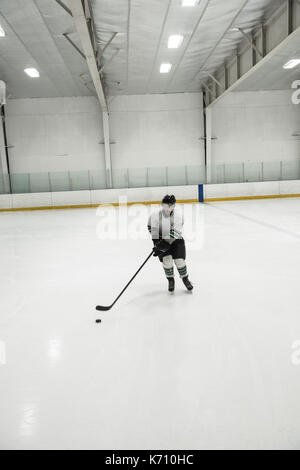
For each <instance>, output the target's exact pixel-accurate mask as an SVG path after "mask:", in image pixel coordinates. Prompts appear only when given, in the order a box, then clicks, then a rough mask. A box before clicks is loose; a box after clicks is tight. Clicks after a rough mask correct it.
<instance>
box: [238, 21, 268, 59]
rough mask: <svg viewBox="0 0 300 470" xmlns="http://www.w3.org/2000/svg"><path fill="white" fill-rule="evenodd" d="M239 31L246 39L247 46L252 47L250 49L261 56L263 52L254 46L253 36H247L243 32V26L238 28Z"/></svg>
mask: <svg viewBox="0 0 300 470" xmlns="http://www.w3.org/2000/svg"><path fill="white" fill-rule="evenodd" d="M238 30H239V32H240V33H241V34H242V35H243V36H244V38H245V39H246V41H247V42H248V44H249V46H251V47H252V49H253V50H254V51H255V52H256V53H257V54H258V55H259V56H260V57H261V58H263V54H262V53H261V52H260V50H259V49H258V47H257V46H256V44H255V42H254V40H253V38H251V39H250V38H249V36H248V34H247V33H245V31H244V30H243V28H238Z"/></svg>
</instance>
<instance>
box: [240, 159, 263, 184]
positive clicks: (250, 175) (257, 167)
mask: <svg viewBox="0 0 300 470" xmlns="http://www.w3.org/2000/svg"><path fill="white" fill-rule="evenodd" d="M258 181H262V164H261V163H260V162H254V163H248V162H247V163H245V164H244V182H245V183H248V182H258Z"/></svg>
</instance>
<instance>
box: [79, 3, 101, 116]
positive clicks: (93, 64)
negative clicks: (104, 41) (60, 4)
mask: <svg viewBox="0 0 300 470" xmlns="http://www.w3.org/2000/svg"><path fill="white" fill-rule="evenodd" d="M71 8H72V14H73V18H74V22H75V26H76V29H77V32H78V34H79V37H80V40H81V44H82V47H83V51H84V54H85V57H86V61H87V64H88V67H89V70H90V74H91V77H92V80H93V83H94V86H95V89H96V92H97V95H98V98H99V102H100V106H101V109H102V111H103V112H106V113H107V112H108V108H107V102H106V97H105V94H104V89H103V85H102V81H101V79H100V75H99V72H98V66H97V61H96V56H95V50H94V48H93V45H92V38H91V37H90V31H89V28H88V25H87V17H86V14H85V10H84V8H83V4H82V1H81V0H72V2H71Z"/></svg>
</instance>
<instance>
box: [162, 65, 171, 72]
mask: <svg viewBox="0 0 300 470" xmlns="http://www.w3.org/2000/svg"><path fill="white" fill-rule="evenodd" d="M171 68H172V64H161V66H160V73H169V72H170V70H171Z"/></svg>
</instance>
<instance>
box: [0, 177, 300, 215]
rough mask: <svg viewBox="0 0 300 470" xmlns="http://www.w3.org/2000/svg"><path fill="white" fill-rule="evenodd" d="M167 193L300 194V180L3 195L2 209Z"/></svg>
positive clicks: (195, 198) (181, 197)
mask: <svg viewBox="0 0 300 470" xmlns="http://www.w3.org/2000/svg"><path fill="white" fill-rule="evenodd" d="M166 193H169V194H175V196H176V199H177V201H178V202H182V203H189V202H213V201H230V200H232V201H234V200H243V199H265V198H282V197H300V180H293V181H270V182H260V183H227V184H209V185H191V186H163V187H153V188H125V189H103V190H94V191H62V192H45V193H26V194H2V195H0V211H7V210H8V211H15V210H35V209H36V210H41V209H69V208H81V207H96V206H98V205H99V204H114V205H119V204H125V203H128V204H138V203H141V204H155V203H160V201H161V199H162V198H163V196H164V195H165V194H166Z"/></svg>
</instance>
